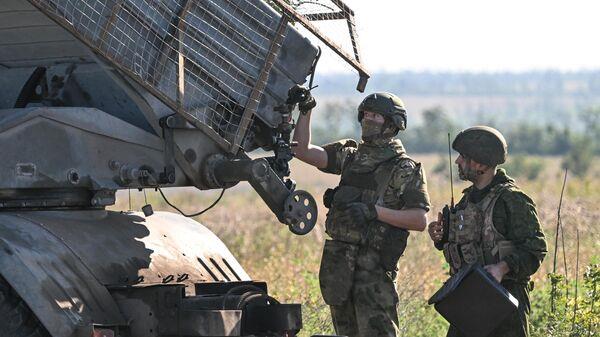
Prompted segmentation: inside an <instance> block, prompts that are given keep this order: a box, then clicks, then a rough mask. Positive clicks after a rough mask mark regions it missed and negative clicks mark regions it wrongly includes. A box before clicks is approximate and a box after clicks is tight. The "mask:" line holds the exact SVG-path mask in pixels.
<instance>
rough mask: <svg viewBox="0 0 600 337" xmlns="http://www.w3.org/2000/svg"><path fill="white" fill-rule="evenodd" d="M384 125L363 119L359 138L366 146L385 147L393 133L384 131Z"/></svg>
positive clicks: (386, 129)
mask: <svg viewBox="0 0 600 337" xmlns="http://www.w3.org/2000/svg"><path fill="white" fill-rule="evenodd" d="M384 124H385V123H378V122H376V121H372V120H369V119H363V120H362V122H361V131H362V134H361V138H362V140H363V141H364V142H365V143H367V144H373V145H385V144H388V143H389V142H390V141H391V140H392V138H393V137H394V133H393V132H388V128H385V129H384Z"/></svg>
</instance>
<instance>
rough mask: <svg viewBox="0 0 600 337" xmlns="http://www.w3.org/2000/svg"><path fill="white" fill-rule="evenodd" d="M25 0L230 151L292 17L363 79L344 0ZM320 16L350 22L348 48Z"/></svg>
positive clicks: (240, 139) (258, 99)
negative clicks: (312, 9)
mask: <svg viewBox="0 0 600 337" xmlns="http://www.w3.org/2000/svg"><path fill="white" fill-rule="evenodd" d="M28 1H29V2H30V3H31V4H33V5H34V6H35V7H37V8H38V9H39V10H41V11H42V12H44V13H45V14H46V15H47V16H48V17H50V18H51V19H52V20H54V21H55V22H57V23H58V24H59V25H60V26H62V27H63V28H65V29H67V30H68V31H69V32H71V33H72V34H73V35H74V36H76V37H77V38H78V39H79V40H81V41H82V42H83V43H84V44H85V45H86V46H87V47H88V48H90V49H91V50H92V51H93V52H94V53H96V54H97V55H99V56H100V58H101V59H104V60H105V61H107V63H109V64H111V65H112V66H114V67H115V68H116V69H118V70H119V71H120V72H122V73H124V74H125V75H127V77H129V78H130V79H132V80H133V81H135V82H137V83H138V84H139V85H141V86H142V87H144V88H145V89H146V90H148V91H149V92H150V93H151V94H152V95H154V96H155V97H157V98H158V99H159V100H160V101H162V102H163V103H164V104H166V105H167V106H168V107H169V108H171V109H172V110H173V111H175V112H177V113H178V114H179V115H180V116H182V117H183V118H184V119H185V120H186V121H187V122H189V123H190V124H191V125H193V126H194V127H196V128H198V129H200V130H202V131H203V132H205V133H206V134H207V135H208V136H209V137H211V138H212V139H213V140H214V141H215V142H216V143H218V144H219V145H220V146H221V148H222V149H223V150H224V151H226V152H229V153H231V154H234V155H235V154H237V153H238V151H239V150H240V149H243V148H244V141H245V139H246V137H247V131H248V129H249V126H250V125H251V123H252V121H253V119H254V117H255V115H256V113H257V110H258V109H259V107H260V106H261V104H264V102H263V101H264V100H266V98H265V89H266V88H267V83H268V82H269V80H270V79H269V76H270V73H271V71H272V69H273V67H274V65H275V63H276V61H277V57H278V53H279V51H280V48H281V46H282V43H283V41H284V39H285V38H286V34H287V32H288V31H289V30H291V27H290V25H289V23H290V22H298V23H300V24H301V25H302V26H304V27H305V28H306V29H307V30H308V31H310V32H311V33H312V34H314V35H315V36H316V37H317V38H318V39H320V40H321V41H322V42H323V43H324V44H325V45H327V46H328V47H329V48H331V49H332V50H333V51H334V52H335V53H337V54H338V55H339V56H340V57H341V58H342V59H344V60H345V61H346V62H347V63H349V64H350V65H351V66H352V67H353V68H354V69H356V70H357V71H358V73H359V75H360V80H359V83H358V87H357V90H359V91H361V92H362V91H363V90H364V88H365V86H366V83H367V80H368V78H369V74H368V73H367V71H366V69H365V68H364V66H363V65H362V63H361V58H360V48H359V44H358V39H357V35H356V29H355V23H354V12H353V11H352V10H351V9H350V8H349V7H348V6H347V5H346V4H345V3H344V2H342V1H341V0H319V1H310V3H312V4H319V3H322V4H321V5H323V8H328V9H329V10H330V12H327V13H325V12H322V13H318V12H317V13H305V14H302V13H301V12H300V11H298V9H299V8H300V7H301V6H302V5H304V4H306V3H309V1H286V0H270V1H267V2H263V1H260V0H247V1H231V0H220V1H217V0H210V1H202V2H200V1H195V0H119V1H117V0H97V1H93V0H82V1H70V0H28ZM325 2H327V4H325ZM322 20H346V23H347V26H348V32H349V34H350V39H351V43H352V49H353V54H354V55H351V54H350V53H348V52H347V51H345V50H343V48H342V47H341V44H339V43H337V42H336V41H334V40H333V39H332V38H330V37H328V36H327V35H326V34H325V33H324V32H323V31H321V30H320V29H319V28H317V26H316V25H315V24H314V22H315V21H322ZM292 77H293V76H292ZM297 77H298V76H297ZM303 80H304V79H301V78H298V79H294V81H297V82H301V81H303Z"/></svg>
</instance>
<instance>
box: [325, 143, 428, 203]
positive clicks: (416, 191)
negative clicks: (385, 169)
mask: <svg viewBox="0 0 600 337" xmlns="http://www.w3.org/2000/svg"><path fill="white" fill-rule="evenodd" d="M323 148H324V149H325V151H326V152H327V158H328V162H327V167H325V168H323V169H321V170H322V171H323V172H327V173H333V174H342V171H343V169H344V167H345V165H346V164H347V159H348V158H349V157H351V156H353V157H354V159H353V160H354V165H353V167H357V169H359V170H360V169H362V168H364V170H365V171H370V170H372V169H373V167H375V166H376V165H379V164H380V163H381V162H383V161H386V160H388V159H390V158H392V157H394V156H397V155H398V154H399V153H405V151H404V147H403V145H402V142H401V141H400V140H398V139H394V140H393V141H392V142H391V143H390V144H389V145H388V146H384V147H377V146H372V145H368V144H365V143H363V142H361V143H360V144H359V143H357V142H356V141H354V140H352V139H344V140H340V141H338V142H335V143H330V144H326V145H324V146H323ZM357 164H358V165H357ZM382 206H384V207H388V208H391V209H404V208H421V209H424V210H425V211H429V208H430V202H429V195H428V193H427V181H426V178H425V172H424V171H423V168H422V167H421V164H420V163H417V162H415V161H414V160H412V159H411V158H409V157H408V156H405V157H403V158H402V159H401V160H400V161H399V162H398V165H397V166H396V167H395V169H394V172H393V174H392V176H391V179H390V182H389V184H388V187H387V188H386V190H385V192H384V195H383V205H382Z"/></svg>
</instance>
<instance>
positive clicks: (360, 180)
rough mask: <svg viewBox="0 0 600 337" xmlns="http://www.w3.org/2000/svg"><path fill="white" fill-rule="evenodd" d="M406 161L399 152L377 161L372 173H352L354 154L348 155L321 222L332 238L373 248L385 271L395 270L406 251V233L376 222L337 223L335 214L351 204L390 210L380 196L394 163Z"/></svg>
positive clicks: (382, 193) (394, 166)
mask: <svg viewBox="0 0 600 337" xmlns="http://www.w3.org/2000/svg"><path fill="white" fill-rule="evenodd" d="M406 158H408V156H407V155H406V154H405V153H400V154H398V155H397V156H394V157H392V158H390V159H388V160H386V161H383V162H381V163H380V164H379V165H377V166H376V167H375V168H374V169H373V170H372V171H368V172H360V173H359V172H356V171H355V170H352V165H354V164H355V160H354V159H355V154H351V155H350V156H349V157H348V158H347V160H346V163H345V165H344V167H343V170H342V177H341V181H340V184H339V186H338V187H337V189H336V192H335V195H334V197H333V201H332V203H331V208H330V211H329V213H328V214H327V219H326V221H325V231H326V232H327V234H329V235H330V236H331V238H332V239H334V240H338V241H342V242H346V243H349V244H353V245H358V246H360V247H363V248H367V247H368V248H371V249H373V250H374V251H376V252H377V253H378V255H379V260H380V263H381V265H382V266H383V267H384V268H385V269H386V270H395V269H396V264H397V263H398V259H399V258H400V256H401V255H402V253H403V252H404V249H405V248H406V241H407V239H408V235H409V233H408V231H407V230H405V229H401V228H398V227H394V226H391V225H389V224H387V223H384V222H381V221H379V220H374V221H371V222H369V223H365V224H349V223H344V222H342V221H338V219H337V217H336V213H337V212H339V211H338V209H340V208H343V207H344V205H346V204H348V203H351V202H363V203H371V204H376V205H381V206H384V207H390V205H386V204H385V203H384V202H383V195H384V193H385V191H386V189H387V187H388V185H389V183H390V180H391V177H392V174H393V172H394V170H395V168H396V167H397V165H398V163H399V162H400V161H401V160H402V159H406Z"/></svg>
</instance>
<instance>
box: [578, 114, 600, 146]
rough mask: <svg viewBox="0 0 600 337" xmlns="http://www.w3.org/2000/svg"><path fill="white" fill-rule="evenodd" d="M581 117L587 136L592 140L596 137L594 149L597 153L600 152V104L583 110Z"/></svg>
mask: <svg viewBox="0 0 600 337" xmlns="http://www.w3.org/2000/svg"><path fill="white" fill-rule="evenodd" d="M579 119H580V120H581V121H582V123H583V126H584V132H585V136H586V137H588V138H590V139H592V140H594V139H595V142H593V144H592V145H593V147H594V149H593V151H594V152H595V153H596V154H600V144H598V140H599V139H600V106H596V107H591V108H588V109H585V110H583V111H581V113H580V114H579Z"/></svg>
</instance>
